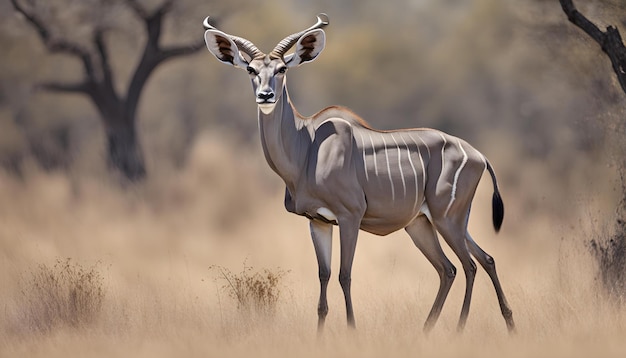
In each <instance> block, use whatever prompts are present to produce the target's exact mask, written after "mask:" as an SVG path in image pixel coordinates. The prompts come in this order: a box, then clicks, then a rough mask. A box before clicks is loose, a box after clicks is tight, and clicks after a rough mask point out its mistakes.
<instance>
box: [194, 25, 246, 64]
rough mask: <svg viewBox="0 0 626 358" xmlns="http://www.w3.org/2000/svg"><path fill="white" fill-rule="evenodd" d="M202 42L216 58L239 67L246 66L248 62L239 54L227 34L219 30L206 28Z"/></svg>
mask: <svg viewBox="0 0 626 358" xmlns="http://www.w3.org/2000/svg"><path fill="white" fill-rule="evenodd" d="M204 42H206V47H207V48H208V49H209V51H210V52H211V53H212V54H213V55H214V56H215V57H217V59H218V60H220V61H222V62H224V63H227V64H230V65H233V66H235V67H239V68H244V69H245V68H246V67H247V66H248V62H247V61H246V60H245V59H244V58H243V57H241V54H239V48H237V45H236V44H235V42H234V41H233V40H231V39H230V37H229V36H228V35H226V34H225V33H223V32H221V31H219V30H206V31H205V32H204Z"/></svg>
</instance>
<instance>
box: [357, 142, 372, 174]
mask: <svg viewBox="0 0 626 358" xmlns="http://www.w3.org/2000/svg"><path fill="white" fill-rule="evenodd" d="M358 133H359V137H361V146H363V165H364V166H365V180H366V181H370V176H369V173H368V172H367V160H366V157H365V139H363V133H361V132H358Z"/></svg>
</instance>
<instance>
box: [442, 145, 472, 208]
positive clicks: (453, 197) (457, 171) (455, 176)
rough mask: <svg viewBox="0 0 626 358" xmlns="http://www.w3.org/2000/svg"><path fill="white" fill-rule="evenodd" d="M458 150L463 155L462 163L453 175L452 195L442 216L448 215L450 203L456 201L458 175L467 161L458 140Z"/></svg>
mask: <svg viewBox="0 0 626 358" xmlns="http://www.w3.org/2000/svg"><path fill="white" fill-rule="evenodd" d="M459 148H460V149H461V152H462V153H463V161H461V165H460V166H459V169H457V170H456V173H454V181H453V182H452V194H451V195H450V202H449V203H448V207H447V208H446V211H445V213H444V214H443V215H444V216H446V215H448V210H450V207H451V206H452V203H454V200H455V199H456V186H457V184H458V182H459V175H461V170H463V167H465V164H466V163H467V159H468V157H467V153H466V152H465V150H464V149H463V145H461V140H460V139H459Z"/></svg>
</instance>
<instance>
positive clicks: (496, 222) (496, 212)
mask: <svg viewBox="0 0 626 358" xmlns="http://www.w3.org/2000/svg"><path fill="white" fill-rule="evenodd" d="M491 204H492V210H493V227H494V229H496V232H499V231H500V228H501V227H502V221H504V203H503V202H502V197H501V196H500V193H499V192H498V191H497V190H496V191H495V192H494V193H493V199H492V201H491Z"/></svg>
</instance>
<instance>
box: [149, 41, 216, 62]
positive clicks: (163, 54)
mask: <svg viewBox="0 0 626 358" xmlns="http://www.w3.org/2000/svg"><path fill="white" fill-rule="evenodd" d="M204 46H205V45H204V39H202V40H199V41H197V42H196V43H193V44H189V45H187V46H176V47H170V48H164V49H161V50H160V53H159V60H160V61H166V60H169V59H171V58H174V57H179V56H187V55H192V54H194V53H196V52H198V51H199V50H201V49H203V48H204Z"/></svg>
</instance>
